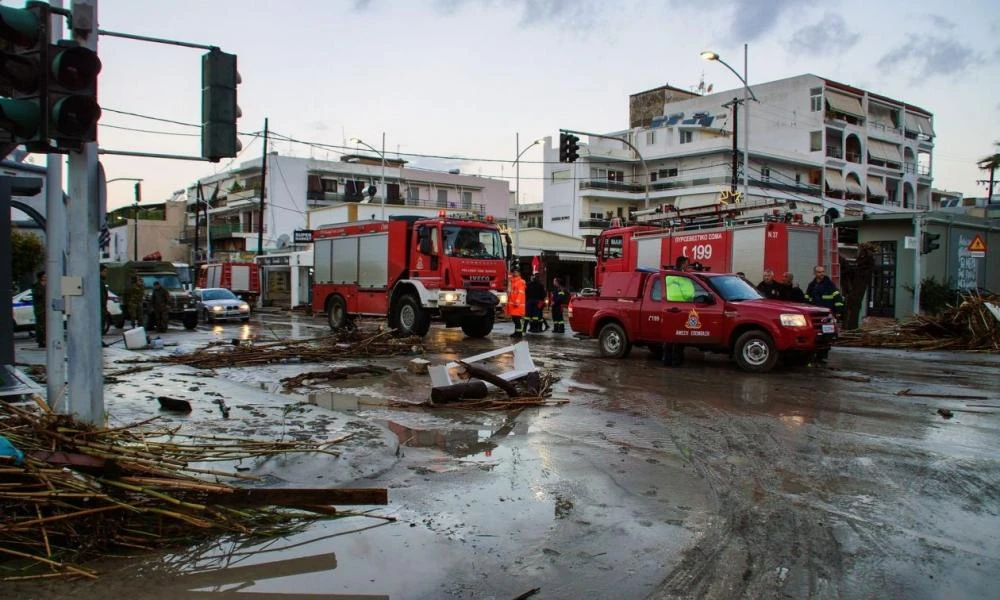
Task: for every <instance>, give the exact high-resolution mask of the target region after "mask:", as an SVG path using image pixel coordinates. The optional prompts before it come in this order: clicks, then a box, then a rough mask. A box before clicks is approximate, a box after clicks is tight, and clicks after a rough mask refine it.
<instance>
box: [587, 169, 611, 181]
mask: <svg viewBox="0 0 1000 600" xmlns="http://www.w3.org/2000/svg"><path fill="white" fill-rule="evenodd" d="M590 178H591V179H607V178H608V170H607V169H591V170H590Z"/></svg>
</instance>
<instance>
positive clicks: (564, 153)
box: [559, 133, 580, 163]
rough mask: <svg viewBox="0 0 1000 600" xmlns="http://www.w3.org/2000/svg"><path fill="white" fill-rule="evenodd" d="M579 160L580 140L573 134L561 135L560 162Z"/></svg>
mask: <svg viewBox="0 0 1000 600" xmlns="http://www.w3.org/2000/svg"><path fill="white" fill-rule="evenodd" d="M578 158H580V138H578V137H576V136H575V135H573V134H571V133H560V134H559V162H563V163H571V162H576V159H578Z"/></svg>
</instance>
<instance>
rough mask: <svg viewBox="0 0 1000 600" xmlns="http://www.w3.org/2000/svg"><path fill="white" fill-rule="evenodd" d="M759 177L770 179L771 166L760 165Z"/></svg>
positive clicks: (765, 179)
mask: <svg viewBox="0 0 1000 600" xmlns="http://www.w3.org/2000/svg"><path fill="white" fill-rule="evenodd" d="M760 178H761V179H762V180H764V181H769V180H770V179H771V167H761V168H760Z"/></svg>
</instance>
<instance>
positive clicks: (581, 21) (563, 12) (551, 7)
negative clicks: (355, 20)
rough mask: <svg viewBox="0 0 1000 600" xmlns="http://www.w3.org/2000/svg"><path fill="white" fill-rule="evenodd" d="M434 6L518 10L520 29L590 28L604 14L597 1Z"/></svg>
mask: <svg viewBox="0 0 1000 600" xmlns="http://www.w3.org/2000/svg"><path fill="white" fill-rule="evenodd" d="M355 1H360V0H355ZM368 1H370V0H368ZM435 4H436V6H437V8H438V10H440V11H441V12H444V13H447V14H453V13H455V12H458V11H459V10H461V9H462V8H464V7H465V6H469V5H479V6H484V7H487V8H495V7H500V8H503V9H505V10H509V9H516V8H519V9H520V11H521V19H520V25H521V26H524V27H533V26H540V25H546V24H548V23H560V24H563V25H567V26H569V28H570V29H591V28H593V27H594V26H595V25H596V24H597V23H598V21H599V20H600V19H601V15H602V14H603V13H604V10H605V9H604V6H605V5H604V3H602V2H598V1H597V0H506V1H504V0H437V2H436V3H435Z"/></svg>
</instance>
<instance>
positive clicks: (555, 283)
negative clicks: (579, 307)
mask: <svg viewBox="0 0 1000 600" xmlns="http://www.w3.org/2000/svg"><path fill="white" fill-rule="evenodd" d="M568 303H569V292H567V291H566V288H565V287H563V284H562V281H561V280H560V279H559V278H558V277H556V278H555V279H553V280H552V333H566V321H563V307H564V306H566V304H568Z"/></svg>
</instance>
